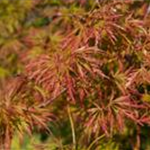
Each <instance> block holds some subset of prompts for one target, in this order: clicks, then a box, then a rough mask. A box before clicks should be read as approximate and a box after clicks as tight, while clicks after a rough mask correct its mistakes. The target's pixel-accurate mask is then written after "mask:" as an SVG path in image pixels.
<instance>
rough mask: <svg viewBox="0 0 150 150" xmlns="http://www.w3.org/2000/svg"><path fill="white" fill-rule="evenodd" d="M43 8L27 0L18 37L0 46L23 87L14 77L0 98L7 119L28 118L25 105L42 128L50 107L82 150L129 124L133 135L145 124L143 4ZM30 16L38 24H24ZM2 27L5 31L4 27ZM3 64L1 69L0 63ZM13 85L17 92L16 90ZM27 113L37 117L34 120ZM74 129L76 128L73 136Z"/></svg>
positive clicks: (147, 50) (148, 56)
mask: <svg viewBox="0 0 150 150" xmlns="http://www.w3.org/2000/svg"><path fill="white" fill-rule="evenodd" d="M88 2H89V3H88ZM51 3H52V2H48V1H43V2H42V1H37V2H34V3H29V4H30V5H29V6H30V9H31V8H34V9H31V12H30V13H31V14H30V13H29V14H26V15H25V16H27V18H26V20H25V21H24V23H25V25H24V26H23V27H22V28H23V29H22V28H19V27H16V26H15V27H14V28H15V29H17V35H15V36H14V38H16V37H19V38H18V39H17V40H16V39H15V40H13V42H8V43H7V44H5V45H3V46H2V48H1V54H2V55H1V56H0V58H1V57H2V60H5V58H7V57H8V56H9V55H10V54H11V51H10V49H11V48H12V51H13V52H15V54H16V55H17V57H18V59H19V62H22V67H21V69H20V70H21V72H22V73H23V74H24V76H25V77H26V79H25V80H27V81H26V82H27V83H24V82H23V87H22V85H21V83H22V82H21V81H18V80H17V82H15V84H14V83H13V84H14V86H13V88H11V90H10V91H9V92H8V93H4V94H2V95H3V97H2V98H1V99H2V100H1V101H2V102H3V103H7V101H9V103H10V104H11V107H13V108H14V114H18V110H17V109H19V110H20V111H21V112H19V113H20V116H23V117H22V121H23V122H25V123H27V122H30V121H31V120H30V119H29V118H30V117H29V116H28V115H27V116H26V117H27V118H26V117H25V116H24V115H25V114H24V112H23V110H22V109H25V108H24V107H29V105H30V107H31V109H32V111H30V110H29V109H28V111H29V112H28V113H31V114H32V113H33V116H34V117H33V119H32V121H31V126H30V124H29V127H30V128H32V127H33V123H35V122H36V121H37V123H36V124H37V125H38V124H39V125H41V123H43V122H44V124H42V125H44V126H45V127H47V126H46V124H45V123H48V121H49V120H48V119H49V117H48V116H49V112H50V111H51V110H50V109H53V110H52V111H53V113H54V114H56V115H57V116H58V120H59V121H60V122H63V121H64V122H65V121H66V118H67V117H68V116H69V120H70V124H71V129H72V142H73V147H75V146H76V144H78V143H82V144H83V145H84V146H83V147H84V149H87V147H88V146H89V144H90V142H91V141H93V142H94V138H96V137H99V136H101V135H102V134H104V135H105V136H106V139H107V138H108V137H112V136H113V135H114V134H117V133H124V130H125V129H126V128H128V125H129V124H130V125H133V126H134V127H137V128H138V130H139V127H141V126H143V125H145V124H148V125H149V124H150V114H149V113H150V109H149V108H150V105H149V102H150V88H149V84H150V70H149V69H150V40H149V39H150V30H149V25H150V22H149V14H148V5H147V3H144V2H135V1H132V0H131V1H129V0H125V1H119V0H111V1H100V2H98V1H96V2H91V1H90V0H89V1H87V2H85V1H84V0H83V1H78V2H75V1H72V0H71V1H68V2H67V1H61V2H60V3H61V4H60V5H62V4H63V6H61V7H60V6H59V4H58V7H56V6H55V5H56V4H53V7H52V8H51V7H50V8H49V6H51ZM58 3H59V2H58ZM73 4H74V5H73ZM138 5H140V7H137V6H138ZM68 6H70V7H68ZM74 7H75V8H74ZM30 9H29V10H30ZM37 12H38V14H36V13H37ZM37 16H38V17H41V16H42V17H43V18H42V19H43V20H42V21H41V20H40V19H41V18H38V19H37V20H36V19H35V22H34V21H33V22H32V19H33V20H34V18H36V17H37ZM30 19H31V20H30ZM21 21H22V20H20V22H21ZM43 22H45V23H44V25H43ZM3 28H4V29H5V28H6V27H3ZM9 30H10V31H9V32H11V28H10V29H9ZM12 32H14V31H13V28H12ZM14 45H15V46H14ZM4 50H7V51H6V52H5V51H4ZM19 50H20V51H19ZM18 51H19V52H18ZM10 62H12V61H10ZM10 62H9V61H8V66H9V65H10ZM19 65H21V64H20V63H19ZM3 66H7V62H6V61H5V63H3ZM9 67H10V66H9ZM20 70H19V71H20ZM12 72H13V71H12ZM13 73H14V72H13ZM14 80H15V79H14ZM23 81H24V80H23ZM18 84H19V86H21V87H19V88H21V91H20V90H19V91H18V90H17V89H18V88H17V87H18ZM6 87H7V85H6ZM6 89H7V88H6ZM2 93H3V90H2ZM26 94H27V95H26ZM12 95H13V96H12ZM14 98H15V99H16V101H14V100H13V99H14ZM9 99H10V100H9ZM30 100H31V101H30ZM9 103H8V104H9ZM50 104H51V105H50ZM16 105H17V106H16ZM22 105H23V106H22ZM9 106H10V105H9ZM69 107H73V111H67V110H70V108H69ZM3 109H4V110H5V109H6V107H4V108H3ZM35 109H36V110H35ZM35 111H36V112H39V113H38V116H35V114H34V113H36V112H35ZM8 112H9V111H8ZM68 113H69V114H68ZM50 114H51V113H50ZM62 114H64V115H62ZM67 114H68V116H67ZM36 115H37V113H36ZM47 115H48V116H47ZM8 116H9V115H8ZM50 116H51V115H50ZM5 118H8V120H9V121H10V122H11V124H15V123H14V122H13V123H12V119H11V118H10V117H4V118H2V122H4V123H5ZM39 118H40V120H39ZM50 118H51V117H50ZM58 120H57V121H58ZM73 122H74V123H75V125H73ZM74 127H79V128H77V129H76V130H77V131H78V130H79V129H80V130H82V131H83V135H81V137H80V132H77V131H75V129H74ZM11 128H13V126H12V127H11ZM25 129H28V128H25ZM9 132H12V131H9ZM76 132H77V133H76ZM3 133H7V130H6V129H4V131H3ZM11 134H12V133H11ZM93 135H94V136H93ZM2 136H5V134H3V135H2ZM76 136H77V138H79V140H77V138H76ZM137 139H138V136H137ZM85 140H86V142H84V141H85ZM91 146H92V145H90V146H89V149H90V147H91ZM81 147H82V146H81ZM83 147H82V148H83ZM137 147H139V145H138V142H137Z"/></svg>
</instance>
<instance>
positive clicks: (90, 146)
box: [87, 134, 105, 150]
mask: <svg viewBox="0 0 150 150" xmlns="http://www.w3.org/2000/svg"><path fill="white" fill-rule="evenodd" d="M103 137H105V134H103V135H101V136H99V137H98V138H96V139H95V140H94V141H93V142H92V143H91V144H90V145H89V147H88V149H87V150H90V149H91V148H92V146H93V145H94V144H95V143H96V142H97V141H99V140H100V139H102V138H103Z"/></svg>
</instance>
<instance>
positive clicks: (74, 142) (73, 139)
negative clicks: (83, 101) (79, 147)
mask: <svg viewBox="0 0 150 150" xmlns="http://www.w3.org/2000/svg"><path fill="white" fill-rule="evenodd" d="M67 110H68V116H69V120H70V125H71V130H72V142H73V149H74V150H76V135H75V128H74V123H73V118H72V115H71V110H70V107H69V105H68V106H67Z"/></svg>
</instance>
